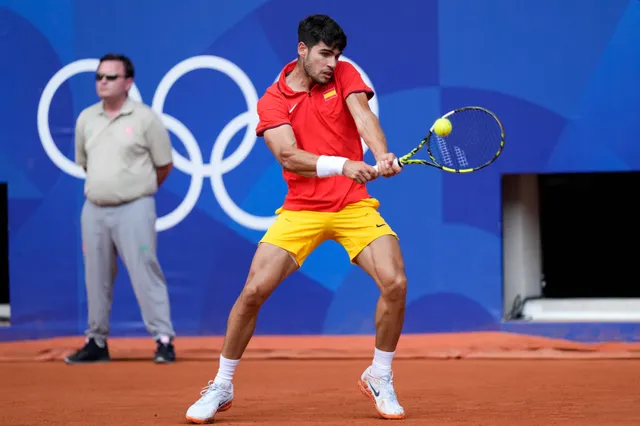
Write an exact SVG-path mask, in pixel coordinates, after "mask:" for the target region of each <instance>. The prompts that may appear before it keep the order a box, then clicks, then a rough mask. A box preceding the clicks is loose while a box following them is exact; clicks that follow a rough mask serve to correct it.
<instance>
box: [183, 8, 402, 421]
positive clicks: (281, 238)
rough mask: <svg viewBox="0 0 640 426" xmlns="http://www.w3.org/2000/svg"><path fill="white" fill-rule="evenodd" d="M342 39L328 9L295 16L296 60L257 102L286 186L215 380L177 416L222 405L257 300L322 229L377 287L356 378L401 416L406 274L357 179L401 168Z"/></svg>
mask: <svg viewBox="0 0 640 426" xmlns="http://www.w3.org/2000/svg"><path fill="white" fill-rule="evenodd" d="M346 45H347V38H346V36H345V34H344V32H343V30H342V28H341V27H340V26H339V25H338V24H337V23H336V22H335V21H334V20H333V19H331V18H330V17H328V16H326V15H313V16H309V17H307V18H305V19H304V20H302V21H301V22H300V24H299V27H298V58H297V60H295V61H293V62H291V63H289V64H288V65H286V66H285V67H284V69H283V70H282V73H281V74H280V77H279V79H278V81H277V82H275V83H274V84H273V85H272V86H271V87H269V88H268V89H267V91H266V93H265V94H264V95H263V96H262V98H261V99H260V101H259V102H258V115H259V119H260V120H259V124H258V127H257V129H256V132H257V135H258V136H263V137H264V140H265V142H266V143H267V145H268V147H269V148H270V150H271V151H272V152H273V154H274V155H275V157H276V158H277V159H278V161H279V162H280V164H281V165H282V168H283V175H284V179H285V180H286V182H287V185H288V192H287V195H286V197H285V200H284V203H283V205H282V207H281V208H279V209H278V210H277V211H276V214H277V218H276V220H275V222H274V223H273V224H272V225H271V227H270V228H269V229H268V230H267V232H266V233H265V235H264V237H263V238H262V240H261V241H260V244H259V245H258V248H257V250H256V253H255V256H254V258H253V261H252V263H251V268H250V270H249V275H248V278H247V281H246V284H245V286H244V288H243V290H242V293H241V294H240V296H239V297H238V299H237V301H236V302H235V304H234V306H233V308H232V309H231V313H230V315H229V319H228V323H227V331H226V336H225V340H224V345H223V348H222V353H221V356H220V364H219V369H218V373H217V375H216V377H215V380H212V381H210V382H209V384H208V385H207V386H206V387H205V388H204V389H203V391H202V392H201V395H202V396H201V398H200V399H199V400H198V401H196V402H195V403H194V404H193V405H192V406H191V407H189V409H188V410H187V413H186V418H187V419H188V420H190V421H192V422H194V423H205V422H209V421H212V420H213V417H214V415H215V414H216V413H217V412H219V411H224V410H227V409H229V408H230V407H231V403H232V400H233V395H234V388H233V384H232V379H233V375H234V372H235V370H236V367H237V365H238V363H239V361H240V358H241V357H242V355H243V353H244V351H245V348H246V347H247V345H248V343H249V341H250V339H251V337H252V335H253V333H254V330H255V327H256V320H257V316H258V310H259V309H260V307H261V305H262V304H263V303H264V302H265V301H266V300H267V298H268V297H269V296H270V295H271V293H272V292H273V291H274V290H275V288H276V287H277V286H278V285H279V284H280V283H281V282H282V281H283V280H284V279H285V278H286V277H287V276H289V275H290V274H291V273H292V272H294V271H296V270H297V269H298V268H300V267H301V266H302V264H303V263H304V261H305V259H306V258H307V256H309V254H311V252H313V251H314V249H315V248H316V247H318V246H319V245H320V244H321V243H322V242H323V241H325V240H328V239H332V240H335V241H337V242H338V243H340V244H341V245H342V246H343V247H344V248H345V250H346V251H347V253H348V255H349V258H350V260H351V262H352V263H354V264H356V265H359V266H360V267H361V268H362V269H363V270H364V271H365V272H367V273H368V274H369V275H370V276H371V277H372V278H373V280H374V281H375V283H376V284H377V285H378V287H379V289H380V298H379V300H378V304H377V310H376V316H375V326H376V338H375V348H374V354H373V362H372V364H371V365H370V366H368V367H367V368H366V370H365V371H364V372H363V373H362V375H361V377H360V379H359V381H358V384H359V387H360V390H361V391H362V392H363V393H364V394H365V395H366V396H368V397H369V398H371V400H373V402H374V403H375V408H376V409H377V410H378V413H379V414H380V415H381V416H382V417H384V418H387V419H402V418H404V416H405V412H404V409H403V407H402V406H401V405H400V404H399V402H398V400H397V398H396V393H395V390H394V387H393V373H392V371H391V363H392V360H393V357H394V354H395V350H396V345H397V343H398V340H399V338H400V334H401V332H402V326H403V323H404V312H405V299H406V291H407V279H406V276H405V271H404V262H403V258H402V254H401V252H400V247H399V244H398V238H397V235H396V233H395V232H394V231H393V230H392V229H391V227H390V226H389V225H388V224H387V223H386V222H385V221H384V219H383V218H382V217H381V215H380V214H379V212H378V207H379V202H378V201H377V200H376V199H374V198H372V197H371V196H370V195H369V194H368V192H367V189H366V186H365V184H366V183H367V182H370V181H372V180H373V179H376V178H377V177H378V176H379V175H382V176H385V177H390V176H394V175H396V174H397V173H399V172H400V170H401V169H400V167H399V166H397V165H396V164H395V163H394V160H395V158H396V157H395V156H394V155H393V154H392V153H389V152H387V146H386V141H385V136H384V134H383V132H382V130H381V128H380V124H379V122H378V119H377V117H376V116H375V115H374V114H373V112H372V111H371V110H370V109H369V104H368V101H369V100H370V99H371V98H372V97H373V95H374V93H373V91H372V89H371V88H370V87H368V86H367V85H366V84H365V83H364V81H363V80H362V77H361V76H360V74H359V73H358V71H357V70H356V69H355V68H354V67H353V66H352V65H351V64H349V63H348V62H345V61H338V58H339V56H340V54H341V53H342V52H343V51H344V49H345V47H346ZM360 137H362V138H363V139H364V141H365V143H366V144H367V146H368V147H369V148H370V150H371V151H372V153H373V155H374V156H375V158H376V163H377V165H378V168H379V173H378V172H377V171H376V169H375V168H373V167H372V166H370V165H368V164H366V163H364V162H363V150H362V145H361V142H360ZM300 303H305V301H300Z"/></svg>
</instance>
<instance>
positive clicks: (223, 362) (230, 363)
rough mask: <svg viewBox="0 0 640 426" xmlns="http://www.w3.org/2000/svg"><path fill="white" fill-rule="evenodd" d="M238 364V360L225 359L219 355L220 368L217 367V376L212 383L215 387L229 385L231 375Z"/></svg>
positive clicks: (231, 378)
mask: <svg viewBox="0 0 640 426" xmlns="http://www.w3.org/2000/svg"><path fill="white" fill-rule="evenodd" d="M239 362H240V360H239V359H227V358H225V357H223V356H222V355H220V367H218V374H217V375H216V378H215V379H214V380H213V382H214V383H215V384H217V385H229V384H231V381H232V380H233V373H234V372H235V371H236V367H237V366H238V363H239Z"/></svg>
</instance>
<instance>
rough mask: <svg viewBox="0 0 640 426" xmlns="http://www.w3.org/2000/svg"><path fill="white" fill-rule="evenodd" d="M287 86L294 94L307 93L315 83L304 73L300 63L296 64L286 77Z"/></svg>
mask: <svg viewBox="0 0 640 426" xmlns="http://www.w3.org/2000/svg"><path fill="white" fill-rule="evenodd" d="M287 85H288V86H289V87H290V88H291V90H293V91H294V92H308V91H309V90H311V88H312V87H313V86H314V85H315V82H314V81H313V80H312V79H311V77H309V76H308V75H307V73H306V72H304V68H303V67H302V63H300V62H298V63H297V64H296V66H295V68H294V69H293V71H291V72H290V73H289V75H287Z"/></svg>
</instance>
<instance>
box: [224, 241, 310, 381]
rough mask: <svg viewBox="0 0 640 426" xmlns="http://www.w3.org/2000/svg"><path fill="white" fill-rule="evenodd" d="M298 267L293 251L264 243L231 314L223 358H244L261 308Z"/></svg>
mask: <svg viewBox="0 0 640 426" xmlns="http://www.w3.org/2000/svg"><path fill="white" fill-rule="evenodd" d="M296 269H298V265H297V264H296V262H295V261H294V259H293V257H292V256H291V254H290V253H289V252H287V251H286V250H284V249H282V248H280V247H277V246H275V245H272V244H270V243H264V242H263V243H260V245H259V246H258V249H257V250H256V253H255V255H254V258H253V261H252V262H251V267H250V269H249V275H248V277H247V280H246V283H245V285H244V288H243V289H242V292H241V293H240V296H239V297H238V298H237V299H236V302H235V304H234V305H233V307H232V308H231V312H230V313H229V318H228V321H227V331H226V334H225V338H224V343H223V346H222V353H221V354H222V359H227V360H239V359H240V358H241V357H242V355H243V354H244V351H245V349H246V347H247V345H248V344H249V341H250V340H251V337H252V336H253V333H254V331H255V328H256V322H257V318H258V311H259V310H260V307H261V306H262V304H263V303H264V302H265V301H266V300H267V298H269V296H271V293H273V291H274V290H275V289H276V287H277V286H278V285H279V284H280V283H281V282H282V281H283V280H284V279H285V278H286V277H288V276H289V275H290V274H291V273H292V272H294V271H295V270H296ZM221 367H222V366H221ZM220 375H221V374H220V373H218V376H220ZM217 379H220V377H218V378H217ZM225 379H226V380H229V381H230V380H231V377H230V376H228V375H224V373H223V375H222V380H225Z"/></svg>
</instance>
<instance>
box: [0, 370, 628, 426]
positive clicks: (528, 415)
mask: <svg viewBox="0 0 640 426" xmlns="http://www.w3.org/2000/svg"><path fill="white" fill-rule="evenodd" d="M364 367H366V361H364V360H351V361H348V360H333V361H313V360H264V361H260V360H248V361H246V362H242V363H241V364H240V366H239V367H238V371H237V373H236V378H235V387H236V395H235V400H234V401H233V406H232V407H231V409H230V410H228V411H226V412H223V413H219V414H218V415H217V416H216V423H220V424H229V425H244V424H264V425H308V424H322V425H351V424H356V425H372V424H380V423H381V422H394V423H398V422H400V423H401V424H405V423H406V424H421V425H505V426H507V425H509V426H512V425H514V424H517V425H519V426H526V425H576V426H587V425H599V426H600V425H618V426H622V425H638V424H640V408H638V407H639V406H638V402H639V401H640V384H639V383H640V361H635V360H633V361H621V360H555V361H552V360H535V361H534V360H514V361H509V360H448V361H447V360H401V361H399V362H397V363H396V365H395V371H396V391H397V393H398V395H399V398H400V402H401V403H402V404H403V405H404V407H405V410H406V413H407V418H406V419H404V420H399V421H393V420H379V418H378V415H377V412H376V410H375V408H374V406H373V403H372V402H371V401H370V400H369V399H367V398H365V397H364V396H363V395H362V394H361V393H360V391H359V390H358V386H357V379H358V377H359V375H360V373H361V372H362V370H363V369H364ZM216 369H217V363H216V362H211V361H209V362H206V361H185V362H178V363H176V364H174V365H168V366H167V365H165V366H156V365H153V364H152V363H151V362H145V361H122V362H112V363H110V364H105V365H91V366H66V365H64V364H62V363H60V362H55V363H33V362H31V363H28V362H17V363H3V364H0V377H2V387H1V389H0V424H2V425H6V426H10V425H11V426H14V425H25V426H26V425H30V426H31V425H67V426H72V425H78V426H80V425H83V426H91V425H113V426H116V425H117V426H121V425H136V426H146V425H181V424H189V423H188V422H187V421H186V420H185V418H184V414H185V411H186V410H187V408H188V407H189V405H190V404H191V403H192V402H194V401H195V400H196V399H197V398H198V397H199V391H200V388H201V387H202V386H203V385H204V384H206V382H207V380H209V379H210V378H212V377H213V375H214V374H215V371H216Z"/></svg>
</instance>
